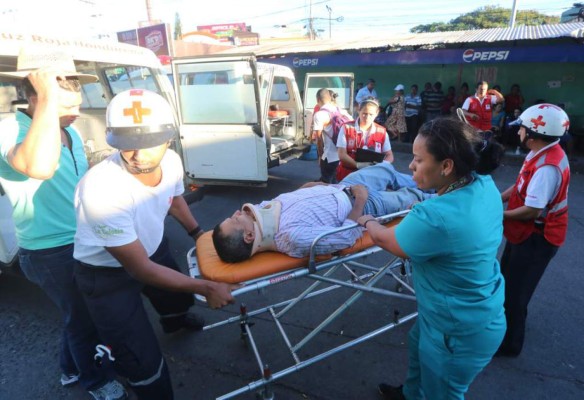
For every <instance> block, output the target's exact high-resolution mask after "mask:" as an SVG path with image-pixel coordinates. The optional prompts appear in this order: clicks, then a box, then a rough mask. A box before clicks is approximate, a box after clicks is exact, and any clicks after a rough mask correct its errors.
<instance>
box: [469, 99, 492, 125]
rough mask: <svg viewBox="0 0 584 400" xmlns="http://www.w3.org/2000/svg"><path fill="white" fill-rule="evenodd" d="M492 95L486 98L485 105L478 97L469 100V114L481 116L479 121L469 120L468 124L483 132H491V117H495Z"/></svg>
mask: <svg viewBox="0 0 584 400" xmlns="http://www.w3.org/2000/svg"><path fill="white" fill-rule="evenodd" d="M491 99H492V97H491V95H487V96H485V98H484V99H483V103H482V104H481V102H480V101H479V99H478V98H477V97H476V96H472V97H470V98H469V105H468V112H471V113H473V114H476V115H478V116H479V119H478V120H477V121H475V120H473V119H469V120H468V123H469V124H471V125H472V126H474V127H475V128H477V129H478V130H481V131H489V130H491V127H492V124H491V117H492V115H493V110H492V104H491Z"/></svg>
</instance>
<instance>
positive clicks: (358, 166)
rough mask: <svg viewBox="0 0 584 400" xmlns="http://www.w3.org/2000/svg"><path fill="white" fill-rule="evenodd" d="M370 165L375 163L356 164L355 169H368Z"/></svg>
mask: <svg viewBox="0 0 584 400" xmlns="http://www.w3.org/2000/svg"><path fill="white" fill-rule="evenodd" d="M372 165H375V163H372V162H358V163H357V169H361V168H366V167H370V166H372Z"/></svg>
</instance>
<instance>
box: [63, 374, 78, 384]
mask: <svg viewBox="0 0 584 400" xmlns="http://www.w3.org/2000/svg"><path fill="white" fill-rule="evenodd" d="M77 382H79V374H65V373H63V374H61V385H62V386H71V385H74V384H76V383H77Z"/></svg>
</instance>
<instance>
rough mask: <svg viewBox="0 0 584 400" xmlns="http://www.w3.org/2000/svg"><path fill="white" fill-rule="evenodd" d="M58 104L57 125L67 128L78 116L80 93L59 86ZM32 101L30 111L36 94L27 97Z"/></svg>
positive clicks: (34, 103)
mask: <svg viewBox="0 0 584 400" xmlns="http://www.w3.org/2000/svg"><path fill="white" fill-rule="evenodd" d="M58 93H59V106H58V113H59V125H60V126H61V128H67V127H68V126H70V125H71V124H72V123H73V122H75V120H76V119H77V118H78V117H79V107H80V106H81V103H82V101H83V99H82V97H81V93H79V92H72V91H70V90H65V89H63V88H61V87H60V88H59V92H58ZM29 101H31V103H32V110H30V108H31V107H30V106H29V110H30V111H32V112H33V113H34V110H35V109H36V106H37V103H38V96H37V95H34V96H31V98H30V99H29Z"/></svg>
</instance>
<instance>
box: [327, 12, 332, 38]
mask: <svg viewBox="0 0 584 400" xmlns="http://www.w3.org/2000/svg"><path fill="white" fill-rule="evenodd" d="M326 9H327V11H328V13H329V39H331V38H332V37H333V33H332V29H331V27H332V24H331V14H332V12H333V9H332V8H330V7H329V6H328V4H327V5H326Z"/></svg>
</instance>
